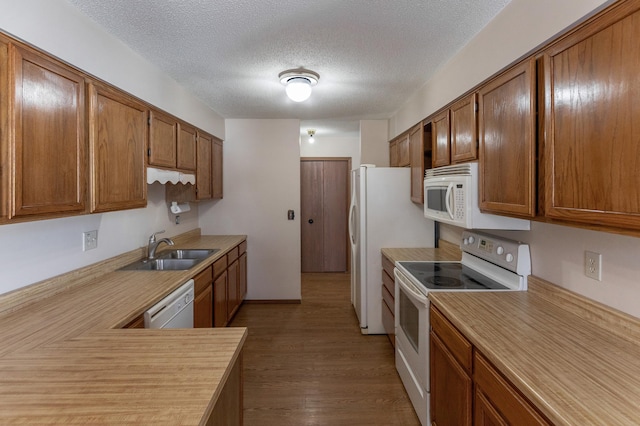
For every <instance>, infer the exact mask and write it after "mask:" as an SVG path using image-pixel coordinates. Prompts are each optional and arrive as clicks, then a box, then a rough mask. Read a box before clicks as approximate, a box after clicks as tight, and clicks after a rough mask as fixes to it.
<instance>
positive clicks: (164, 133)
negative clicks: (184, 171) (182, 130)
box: [148, 110, 178, 168]
mask: <svg viewBox="0 0 640 426" xmlns="http://www.w3.org/2000/svg"><path fill="white" fill-rule="evenodd" d="M177 141H178V122H177V121H176V119H175V118H173V117H170V116H168V115H166V114H162V113H161V112H158V111H154V110H151V111H149V151H148V161H149V165H151V166H159V167H170V168H175V167H176V144H177Z"/></svg>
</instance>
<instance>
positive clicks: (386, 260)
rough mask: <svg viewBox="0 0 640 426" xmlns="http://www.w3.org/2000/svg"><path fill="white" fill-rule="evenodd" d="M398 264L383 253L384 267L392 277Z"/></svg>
mask: <svg viewBox="0 0 640 426" xmlns="http://www.w3.org/2000/svg"><path fill="white" fill-rule="evenodd" d="M395 267H396V264H395V263H394V262H392V261H391V260H390V259H389V258H387V256H385V255H384V254H383V255H382V269H384V270H385V271H386V272H387V274H389V276H390V277H393V270H394V269H395Z"/></svg>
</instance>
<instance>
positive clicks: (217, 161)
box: [211, 137, 223, 199]
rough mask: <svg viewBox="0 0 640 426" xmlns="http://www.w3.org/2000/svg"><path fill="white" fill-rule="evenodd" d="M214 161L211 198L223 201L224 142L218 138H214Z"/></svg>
mask: <svg viewBox="0 0 640 426" xmlns="http://www.w3.org/2000/svg"><path fill="white" fill-rule="evenodd" d="M212 154H213V160H212V167H213V171H212V182H211V186H212V194H211V198H215V199H221V198H222V196H223V190H222V170H223V161H222V159H223V156H222V141H221V140H220V139H217V138H215V137H214V138H213V153H212Z"/></svg>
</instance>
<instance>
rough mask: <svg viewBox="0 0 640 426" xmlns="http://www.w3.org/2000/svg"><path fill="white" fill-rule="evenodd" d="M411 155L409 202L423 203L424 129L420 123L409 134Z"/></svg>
mask: <svg viewBox="0 0 640 426" xmlns="http://www.w3.org/2000/svg"><path fill="white" fill-rule="evenodd" d="M409 150H410V154H411V201H413V202H414V203H418V204H422V203H424V129H423V127H422V123H420V124H418V125H417V126H415V127H414V128H413V129H411V131H410V132H409Z"/></svg>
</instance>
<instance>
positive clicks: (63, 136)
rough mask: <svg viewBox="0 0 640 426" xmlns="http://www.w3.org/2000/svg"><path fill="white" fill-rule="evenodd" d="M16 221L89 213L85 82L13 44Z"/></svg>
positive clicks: (13, 209) (13, 210)
mask: <svg viewBox="0 0 640 426" xmlns="http://www.w3.org/2000/svg"><path fill="white" fill-rule="evenodd" d="M9 50H10V64H11V65H10V73H11V74H12V82H13V85H12V87H11V88H10V93H11V95H12V96H11V99H10V104H11V106H10V109H11V111H12V113H13V114H12V115H11V118H10V120H11V128H12V129H13V132H9V134H11V135H12V139H11V145H12V149H11V150H12V152H13V156H14V161H11V173H12V174H13V179H12V182H13V190H12V191H10V192H11V193H12V194H13V197H12V200H11V209H10V217H24V216H33V215H46V214H54V213H72V212H75V213H82V212H84V211H85V208H86V194H87V191H86V188H87V185H86V170H87V138H86V133H85V88H84V77H83V76H81V75H80V74H78V73H77V72H75V71H74V70H72V69H70V68H68V67H66V66H64V65H63V64H62V63H59V62H57V61H54V60H52V59H49V58H47V57H45V56H44V55H41V54H38V53H35V52H33V51H31V50H29V49H27V48H23V47H20V46H16V45H13V44H11V45H10V49H9Z"/></svg>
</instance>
